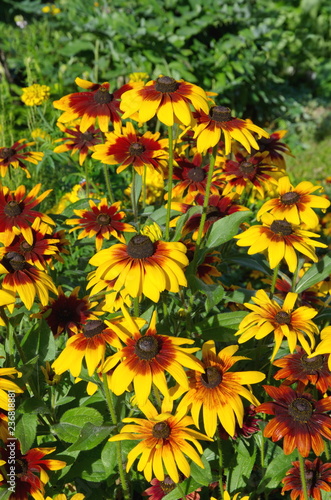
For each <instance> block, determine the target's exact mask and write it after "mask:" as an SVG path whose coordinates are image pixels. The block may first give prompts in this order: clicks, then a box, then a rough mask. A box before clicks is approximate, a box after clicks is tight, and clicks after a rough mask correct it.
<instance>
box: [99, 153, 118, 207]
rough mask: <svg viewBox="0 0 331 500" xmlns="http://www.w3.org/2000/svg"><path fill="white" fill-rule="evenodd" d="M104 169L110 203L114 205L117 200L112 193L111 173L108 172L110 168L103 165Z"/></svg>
mask: <svg viewBox="0 0 331 500" xmlns="http://www.w3.org/2000/svg"><path fill="white" fill-rule="evenodd" d="M102 167H103V175H104V176H105V181H106V186H107V191H108V196H109V200H110V203H111V205H112V204H113V203H115V199H114V195H113V191H112V188H111V183H110V177H109V172H108V166H107V165H105V164H104V163H103V164H102Z"/></svg>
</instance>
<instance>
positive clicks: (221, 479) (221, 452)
mask: <svg viewBox="0 0 331 500" xmlns="http://www.w3.org/2000/svg"><path fill="white" fill-rule="evenodd" d="M216 439H217V449H218V464H219V475H220V480H219V485H220V491H221V498H222V500H224V488H223V451H222V442H221V438H220V437H219V436H218V435H217V437H216Z"/></svg>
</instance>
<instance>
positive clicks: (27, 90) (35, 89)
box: [21, 83, 51, 106]
mask: <svg viewBox="0 0 331 500" xmlns="http://www.w3.org/2000/svg"><path fill="white" fill-rule="evenodd" d="M22 90H23V95H22V96H21V100H22V101H23V102H24V104H25V105H26V106H40V104H42V103H43V102H45V101H46V100H47V99H48V98H49V95H50V90H51V89H50V87H48V86H47V85H39V83H34V84H33V85H30V87H24V88H22Z"/></svg>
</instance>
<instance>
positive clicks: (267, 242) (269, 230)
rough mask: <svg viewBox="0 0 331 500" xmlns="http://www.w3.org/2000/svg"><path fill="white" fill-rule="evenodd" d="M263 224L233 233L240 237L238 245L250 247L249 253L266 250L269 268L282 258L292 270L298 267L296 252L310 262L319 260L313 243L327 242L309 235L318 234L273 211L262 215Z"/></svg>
mask: <svg viewBox="0 0 331 500" xmlns="http://www.w3.org/2000/svg"><path fill="white" fill-rule="evenodd" d="M261 220H262V224H263V225H262V226H259V225H255V226H251V227H250V228H248V229H247V230H246V231H244V232H243V233H241V234H238V235H237V236H234V238H237V239H238V240H239V241H237V245H239V246H241V247H250V248H249V250H248V252H247V253H248V254H249V255H253V254H255V253H259V252H264V251H265V250H268V260H269V265H270V268H271V269H274V268H275V267H276V266H277V265H278V264H279V263H280V261H281V260H282V259H285V261H286V264H287V265H288V268H289V270H290V272H291V273H294V271H295V270H296V268H297V267H298V257H297V253H296V252H300V253H302V254H303V255H306V256H307V257H309V259H311V260H312V261H313V262H317V261H318V257H317V255H316V254H315V248H314V247H320V248H326V247H327V245H325V244H324V243H320V242H319V241H315V240H312V239H311V238H319V237H320V235H319V234H316V233H312V232H311V231H306V230H304V229H301V228H300V227H299V226H295V225H293V224H291V223H290V222H288V221H287V220H286V219H276V218H275V217H274V216H273V215H271V214H269V213H265V214H264V215H262V216H261Z"/></svg>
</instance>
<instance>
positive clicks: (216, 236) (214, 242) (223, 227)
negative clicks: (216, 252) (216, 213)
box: [206, 210, 253, 248]
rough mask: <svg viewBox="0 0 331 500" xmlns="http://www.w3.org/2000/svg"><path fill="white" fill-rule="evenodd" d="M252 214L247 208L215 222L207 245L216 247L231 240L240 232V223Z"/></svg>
mask: <svg viewBox="0 0 331 500" xmlns="http://www.w3.org/2000/svg"><path fill="white" fill-rule="evenodd" d="M252 215H253V213H252V212H251V211H250V210H245V211H243V212H235V213H233V214H231V215H227V216H226V217H223V218H222V219H220V220H218V221H216V222H214V224H213V225H212V227H211V230H210V233H209V235H208V238H207V241H206V246H207V247H208V248H215V247H218V246H219V245H222V244H223V243H226V242H227V241H229V240H231V238H233V236H235V235H236V234H237V233H238V228H239V226H240V224H242V223H243V222H244V221H246V220H247V219H248V218H249V217H251V216H252Z"/></svg>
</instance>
